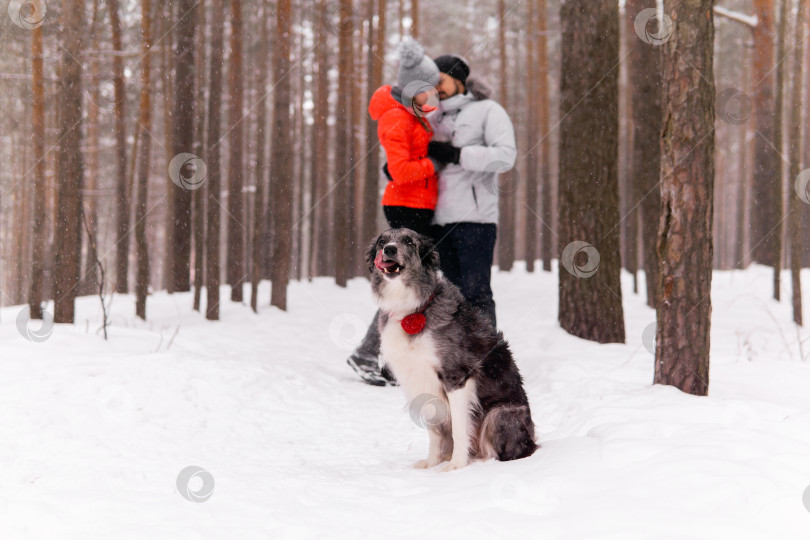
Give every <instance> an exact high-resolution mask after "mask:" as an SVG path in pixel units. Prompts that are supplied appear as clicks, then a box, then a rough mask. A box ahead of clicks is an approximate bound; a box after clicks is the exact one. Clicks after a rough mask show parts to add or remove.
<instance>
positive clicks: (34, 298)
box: [28, 26, 47, 319]
mask: <svg viewBox="0 0 810 540" xmlns="http://www.w3.org/2000/svg"><path fill="white" fill-rule="evenodd" d="M42 64H43V54H42V27H41V26H37V27H36V28H34V29H33V30H32V31H31V74H32V82H31V93H32V102H33V103H32V114H31V121H32V127H33V137H34V140H33V145H32V147H33V149H34V220H33V231H32V233H33V239H32V246H31V248H32V251H31V289H30V291H29V294H28V306H29V312H30V317H31V318H32V319H41V318H42V296H43V294H42V293H43V285H44V283H43V274H44V267H45V243H46V241H47V234H46V232H47V231H46V230H45V225H46V223H45V218H46V216H45V211H46V210H45V208H46V200H45V199H46V197H47V194H46V192H45V189H46V183H45V164H46V163H45V83H44V77H43V67H42Z"/></svg>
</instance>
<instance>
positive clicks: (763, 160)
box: [751, 0, 780, 266]
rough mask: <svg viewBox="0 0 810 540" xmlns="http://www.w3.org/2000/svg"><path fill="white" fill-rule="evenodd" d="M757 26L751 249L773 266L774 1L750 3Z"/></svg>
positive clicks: (776, 155)
mask: <svg viewBox="0 0 810 540" xmlns="http://www.w3.org/2000/svg"><path fill="white" fill-rule="evenodd" d="M753 1H754V9H755V11H756V15H757V18H758V19H759V24H758V25H757V28H756V31H755V32H754V74H753V80H754V85H755V86H754V90H755V93H754V111H755V118H754V125H755V135H756V136H755V139H754V183H753V189H752V194H751V196H752V201H751V205H752V209H753V212H752V216H751V218H752V219H751V221H752V224H751V225H752V226H751V246H752V249H753V259H754V261H755V262H758V263H760V264H765V265H768V266H774V264H775V262H774V261H775V258H776V237H775V236H774V231H775V227H776V221H777V217H776V207H777V204H778V201H777V200H776V191H777V189H778V186H777V185H776V184H777V183H778V182H777V178H776V175H775V172H774V171H776V168H777V167H778V161H779V159H780V156H779V153H778V152H777V151H776V150H774V148H773V141H774V139H775V135H776V129H775V119H774V115H775V112H776V106H775V101H774V98H775V96H774V86H775V83H774V79H775V61H774V54H775V39H774V38H775V36H774V23H773V0H753Z"/></svg>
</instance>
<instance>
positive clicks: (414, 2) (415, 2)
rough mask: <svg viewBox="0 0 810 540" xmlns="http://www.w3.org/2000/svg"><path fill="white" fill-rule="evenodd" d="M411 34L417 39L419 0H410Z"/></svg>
mask: <svg viewBox="0 0 810 540" xmlns="http://www.w3.org/2000/svg"><path fill="white" fill-rule="evenodd" d="M411 35H412V36H413V39H417V40H418V39H419V0H411Z"/></svg>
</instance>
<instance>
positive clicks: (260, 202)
mask: <svg viewBox="0 0 810 540" xmlns="http://www.w3.org/2000/svg"><path fill="white" fill-rule="evenodd" d="M270 12H271V10H270V5H269V2H268V0H264V7H263V17H261V18H260V19H259V20H260V21H262V22H261V25H262V35H261V45H260V49H259V50H260V52H259V55H260V56H259V71H258V76H257V79H258V81H257V87H258V88H257V94H258V96H259V104H258V112H257V120H256V172H255V174H256V180H255V181H256V195H255V197H254V205H253V206H254V210H253V239H252V245H251V249H252V250H253V257H252V259H251V263H252V265H251V280H250V307H251V308H252V309H253V311H254V312H255V313H258V310H259V296H258V295H259V281H261V277H262V260H263V258H264V235H265V230H264V215H265V207H264V199H265V194H266V193H267V181H266V176H265V168H266V166H267V165H266V164H267V160H266V159H265V155H266V151H267V150H266V148H265V138H266V137H265V129H266V128H267V101H266V95H267V76H268V52H269V46H270V25H269V22H268V19H269V18H270Z"/></svg>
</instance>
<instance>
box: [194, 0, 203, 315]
mask: <svg viewBox="0 0 810 540" xmlns="http://www.w3.org/2000/svg"><path fill="white" fill-rule="evenodd" d="M197 17H198V19H197V26H198V27H199V29H200V31H199V32H197V33H196V44H195V47H196V49H197V53H196V56H195V60H194V61H195V64H196V66H195V68H194V72H195V76H196V78H197V82H196V84H197V89H196V91H197V97H196V101H195V108H196V110H197V114H195V115H194V116H195V122H196V123H195V126H194V129H195V132H196V135H195V140H194V155H196V156H203V155H204V154H205V148H206V145H205V118H206V107H205V66H206V58H205V36H206V31H205V2H201V3H200V5H199V9H198V10H197ZM204 194H205V190H204V189H200V188H198V189H195V190H194V192H193V194H192V197H193V205H194V211H193V213H194V218H193V219H194V233H193V236H194V310H195V311H199V310H200V297H201V295H202V286H203V277H204V268H205V263H204V257H205V196H204Z"/></svg>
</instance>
